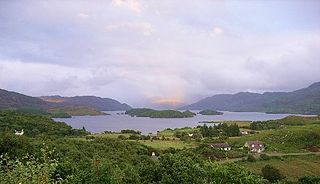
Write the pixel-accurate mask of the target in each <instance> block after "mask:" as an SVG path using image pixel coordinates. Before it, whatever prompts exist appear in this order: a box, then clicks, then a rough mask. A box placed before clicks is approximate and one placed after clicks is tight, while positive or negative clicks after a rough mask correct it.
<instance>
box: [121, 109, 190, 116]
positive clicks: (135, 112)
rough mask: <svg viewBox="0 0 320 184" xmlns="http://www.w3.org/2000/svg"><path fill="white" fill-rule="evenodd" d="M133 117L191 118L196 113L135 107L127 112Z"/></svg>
mask: <svg viewBox="0 0 320 184" xmlns="http://www.w3.org/2000/svg"><path fill="white" fill-rule="evenodd" d="M125 114H127V115H130V116H132V117H150V118H191V117H193V116H195V115H196V114H195V113H193V112H191V111H188V110H187V111H183V112H181V111H176V110H154V109H148V108H135V109H130V110H127V111H126V112H125Z"/></svg>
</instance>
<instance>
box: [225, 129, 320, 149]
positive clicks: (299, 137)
mask: <svg viewBox="0 0 320 184" xmlns="http://www.w3.org/2000/svg"><path fill="white" fill-rule="evenodd" d="M319 132H320V125H316V124H312V125H305V126H284V127H281V128H279V129H273V130H264V131H261V132H260V133H259V134H253V135H248V136H242V137H237V138H230V139H229V141H228V142H229V143H230V144H232V145H234V146H242V145H243V144H244V143H245V142H246V141H252V140H260V141H263V142H264V143H265V144H266V146H267V149H266V151H267V152H270V151H276V152H282V153H290V152H291V153H296V152H307V150H306V149H305V148H306V146H308V145H309V144H312V145H317V146H320V139H319V137H318V136H319Z"/></svg>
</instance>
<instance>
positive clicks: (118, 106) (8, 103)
mask: <svg viewBox="0 0 320 184" xmlns="http://www.w3.org/2000/svg"><path fill="white" fill-rule="evenodd" d="M80 106H82V107H89V108H94V109H96V110H98V111H115V110H129V109H131V107H130V106H129V105H127V104H125V103H120V102H118V101H116V100H114V99H111V98H100V97H96V96H75V97H61V96H43V97H32V96H27V95H24V94H21V93H17V92H13V91H7V90H4V89H0V109H8V108H15V109H20V108H29V109H42V110H48V109H51V108H58V107H80Z"/></svg>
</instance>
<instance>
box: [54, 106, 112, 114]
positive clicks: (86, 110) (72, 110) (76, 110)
mask: <svg viewBox="0 0 320 184" xmlns="http://www.w3.org/2000/svg"><path fill="white" fill-rule="evenodd" d="M49 112H50V113H53V114H55V113H67V114H69V115H71V116H85V115H89V116H99V115H106V113H104V112H101V111H97V110H96V109H93V108H90V107H59V108H53V109H50V110H49Z"/></svg>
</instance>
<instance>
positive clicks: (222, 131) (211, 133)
mask: <svg viewBox="0 0 320 184" xmlns="http://www.w3.org/2000/svg"><path fill="white" fill-rule="evenodd" d="M198 127H199V128H200V132H201V134H202V136H203V137H218V136H228V137H234V136H239V135H240V129H239V126H238V125H237V124H231V125H228V124H226V123H220V124H218V125H215V126H209V127H208V126H207V125H206V124H204V125H203V126H198Z"/></svg>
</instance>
